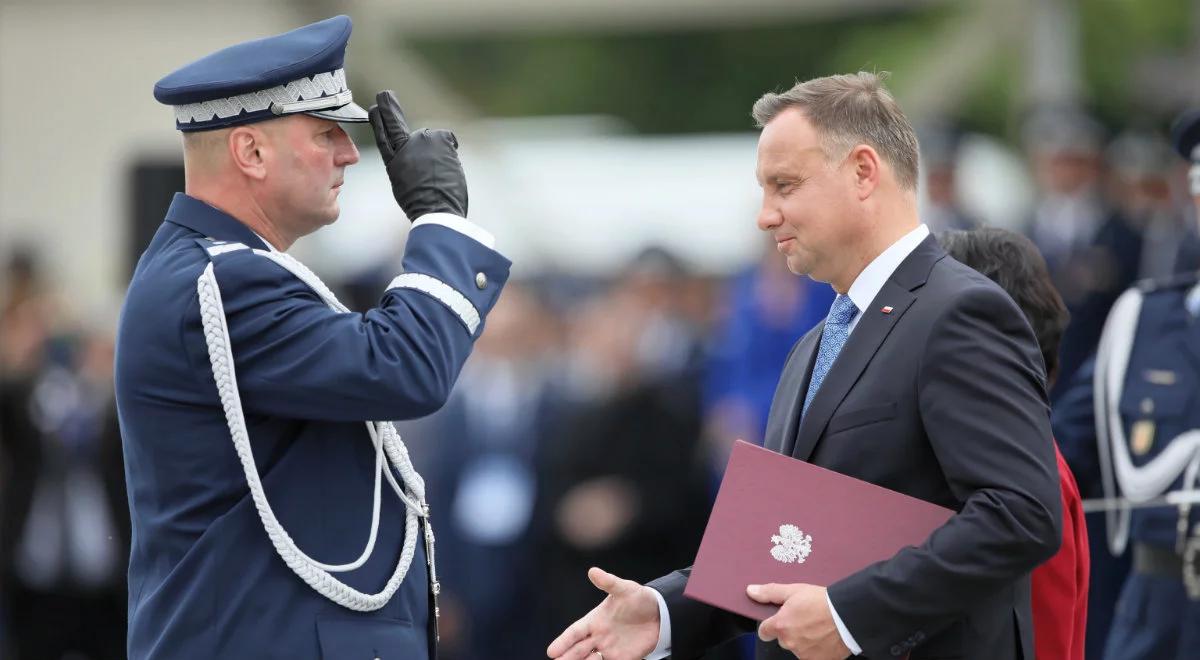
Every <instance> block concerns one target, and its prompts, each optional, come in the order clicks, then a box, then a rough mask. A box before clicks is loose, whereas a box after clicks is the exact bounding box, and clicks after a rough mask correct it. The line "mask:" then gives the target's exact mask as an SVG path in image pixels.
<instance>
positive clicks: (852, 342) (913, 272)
mask: <svg viewBox="0 0 1200 660" xmlns="http://www.w3.org/2000/svg"><path fill="white" fill-rule="evenodd" d="M945 256H946V253H945V252H944V251H942V249H941V247H940V246H939V245H938V244H937V241H935V240H934V239H933V237H932V236H930V237H928V238H926V239H925V240H924V241H922V242H921V244H920V245H918V246H917V248H916V249H915V250H913V252H912V253H911V254H909V255H908V257H907V258H905V260H904V261H903V262H901V264H900V266H899V267H898V268H897V269H896V271H895V272H894V273H892V276H891V277H890V278H888V281H887V282H885V283H884V285H883V288H882V289H880V290H879V293H878V294H877V295H876V296H875V299H874V300H872V301H871V305H870V307H868V308H867V309H866V310H865V311H863V312H862V317H861V318H860V319H859V321H858V325H856V326H855V327H854V331H853V332H851V333H850V338H849V339H848V340H847V341H846V345H845V346H844V347H843V348H842V352H841V353H839V354H838V358H837V360H836V361H835V362H834V363H833V367H832V368H831V369H830V370H829V374H828V375H826V376H825V381H824V382H823V383H821V389H820V390H818V391H817V393H816V395H815V396H814V397H813V400H812V403H811V404H810V405H809V407H808V414H807V415H805V416H804V420H803V422H802V423H801V424H800V425H799V428H798V429H797V431H796V435H795V436H794V437H795V438H796V442H795V446H794V447H793V448H792V451H791V452H790V453H791V455H792V456H793V457H795V458H798V459H800V460H804V461H807V460H808V459H809V458H810V457H811V456H812V453H813V449H815V448H816V446H817V442H818V440H820V438H821V434H822V433H824V432H825V427H826V425H828V424H829V418H830V417H832V416H833V413H834V411H835V410H837V408H838V406H839V405H841V403H842V401H843V400H844V399H845V398H846V395H847V394H849V393H850V389H851V388H853V387H854V384H855V383H857V382H858V379H859V377H860V376H862V373H863V371H864V370H865V369H866V368H867V365H868V364H869V363H870V362H871V358H873V357H875V353H876V352H878V351H879V348H880V346H882V345H883V341H884V339H886V338H887V336H888V334H889V333H890V332H891V331H892V328H894V327H895V326H896V323H898V322H899V321H900V317H902V316H904V313H905V312H907V311H908V308H909V307H910V306H911V305H912V304H913V302H914V301H915V300H916V299H917V297H916V295H915V294H914V293H913V291H914V290H916V289H918V288H920V287H921V286H922V285H923V284H925V281H926V280H927V279H928V278H929V271H930V270H931V269H932V268H933V265H934V264H935V263H937V262H938V261H939V260H941V259H942V258H943V257H945ZM884 307H891V310H890V311H889V312H887V313H884V312H883V308H884ZM799 398H800V400H801V401H803V398H804V395H803V388H801V394H800V397H799ZM799 413H800V408H799V407H797V409H796V418H797V419H798V418H799Z"/></svg>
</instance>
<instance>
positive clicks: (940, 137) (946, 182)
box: [919, 122, 980, 233]
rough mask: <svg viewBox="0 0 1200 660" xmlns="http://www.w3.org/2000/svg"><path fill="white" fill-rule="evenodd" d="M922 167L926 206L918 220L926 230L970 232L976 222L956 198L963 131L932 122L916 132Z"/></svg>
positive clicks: (977, 223)
mask: <svg viewBox="0 0 1200 660" xmlns="http://www.w3.org/2000/svg"><path fill="white" fill-rule="evenodd" d="M919 135H920V142H921V167H922V169H923V170H924V172H925V202H926V203H925V206H924V208H922V210H921V217H922V218H924V219H925V224H927V225H929V230H930V231H932V232H934V233H937V232H940V231H944V230H947V229H964V230H965V229H973V228H975V227H978V226H979V224H980V223H979V220H978V219H976V218H975V217H973V216H972V215H971V214H969V213H967V212H966V210H965V209H963V207H962V203H961V202H960V201H959V198H958V161H959V144H960V143H961V141H962V131H961V130H960V129H959V128H958V127H956V126H953V125H950V124H948V123H944V122H932V123H929V124H927V125H926V126H925V127H924V130H921V131H919Z"/></svg>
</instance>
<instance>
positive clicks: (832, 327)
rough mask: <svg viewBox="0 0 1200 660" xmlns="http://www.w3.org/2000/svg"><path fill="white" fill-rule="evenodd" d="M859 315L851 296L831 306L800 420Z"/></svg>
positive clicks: (841, 297)
mask: <svg viewBox="0 0 1200 660" xmlns="http://www.w3.org/2000/svg"><path fill="white" fill-rule="evenodd" d="M857 315H858V308H857V307H855V306H854V301H853V300H850V296H846V295H838V297H837V298H834V299H833V304H832V305H830V306H829V316H826V317H825V329H824V331H823V332H822V333H821V348H819V349H818V350H817V363H816V364H814V365H813V372H812V378H811V379H810V380H809V382H808V393H807V394H805V395H804V408H802V409H801V411H800V419H804V414H805V413H807V412H808V404H810V403H812V400H813V396H814V395H816V393H817V390H819V389H821V383H822V382H824V381H825V376H827V375H828V374H829V368H830V367H832V366H833V361H834V360H836V359H837V356H838V353H841V352H842V347H843V346H845V345H846V338H847V337H849V336H850V323H851V322H852V321H853V320H854V317H855V316H857Z"/></svg>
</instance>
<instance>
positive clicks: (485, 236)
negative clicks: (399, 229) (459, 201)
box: [412, 213, 496, 250]
mask: <svg viewBox="0 0 1200 660" xmlns="http://www.w3.org/2000/svg"><path fill="white" fill-rule="evenodd" d="M421 225H441V226H443V227H446V228H448V229H453V230H454V231H456V232H458V233H460V234H463V235H464V236H467V237H470V238H473V239H475V240H476V241H477V242H479V243H481V244H482V245H483V246H484V247H486V248H488V249H490V250H495V249H496V237H495V236H493V235H492V232H490V231H488V230H486V229H484V228H483V227H480V226H479V225H477V224H475V223H474V222H471V221H470V220H467V219H466V218H460V217H458V216H457V215H454V214H453V213H429V214H427V215H423V216H421V217H420V218H418V219H417V221H416V222H414V223H412V228H413V229H416V228H417V227H420V226H421Z"/></svg>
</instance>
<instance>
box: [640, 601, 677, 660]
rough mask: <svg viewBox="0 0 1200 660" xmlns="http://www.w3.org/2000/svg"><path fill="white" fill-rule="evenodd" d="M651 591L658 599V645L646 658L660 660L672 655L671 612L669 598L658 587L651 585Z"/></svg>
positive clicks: (647, 659)
mask: <svg viewBox="0 0 1200 660" xmlns="http://www.w3.org/2000/svg"><path fill="white" fill-rule="evenodd" d="M650 592H651V593H653V594H654V599H655V600H657V601H658V646H655V647H654V650H653V651H651V652H650V654H649V655H647V656H646V660H659V659H660V658H665V657H667V656H669V655H671V612H670V611H668V610H667V599H665V598H663V595H662V594H660V593H658V589H655V588H653V587H651V588H650Z"/></svg>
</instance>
